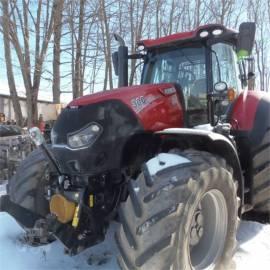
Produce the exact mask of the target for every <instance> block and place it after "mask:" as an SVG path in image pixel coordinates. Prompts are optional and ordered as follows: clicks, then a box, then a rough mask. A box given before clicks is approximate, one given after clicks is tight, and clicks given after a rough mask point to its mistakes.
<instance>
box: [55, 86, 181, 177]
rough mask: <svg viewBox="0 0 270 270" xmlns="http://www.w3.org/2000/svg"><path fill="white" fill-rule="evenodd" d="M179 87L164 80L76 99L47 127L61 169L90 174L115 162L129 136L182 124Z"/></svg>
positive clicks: (113, 164)
mask: <svg viewBox="0 0 270 270" xmlns="http://www.w3.org/2000/svg"><path fill="white" fill-rule="evenodd" d="M180 91H181V90H180ZM179 93H180V92H179ZM179 93H178V92H177V89H176V87H175V86H174V85H173V84H168V83H167V84H156V85H141V86H132V87H123V88H119V89H115V90H111V91H106V92H101V93H97V94H92V95H87V96H84V97H81V98H78V99H75V100H74V101H72V102H71V103H70V104H69V105H68V106H67V108H66V109H64V110H63V111H62V113H61V114H60V116H59V117H58V119H57V121H56V123H55V124H54V127H53V130H52V132H51V137H52V150H53V152H54V154H55V156H56V158H57V160H58V162H59V164H60V166H61V169H62V170H63V171H64V172H65V173H71V174H88V175H90V174H91V175H92V174H97V173H99V172H102V171H107V170H111V169H114V168H119V163H120V162H121V158H122V156H121V153H122V151H123V149H124V147H125V145H126V144H127V142H128V141H129V140H130V138H132V137H133V136H136V135H138V134H146V133H147V134H149V133H152V132H155V131H159V130H163V129H165V128H170V127H181V126H183V109H182V108H183V106H182V105H181V102H180V100H183V99H182V98H181V99H180V98H179Z"/></svg>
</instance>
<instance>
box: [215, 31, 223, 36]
mask: <svg viewBox="0 0 270 270" xmlns="http://www.w3.org/2000/svg"><path fill="white" fill-rule="evenodd" d="M222 33H223V30H222V29H215V30H213V31H212V34H213V36H220V35H221V34H222Z"/></svg>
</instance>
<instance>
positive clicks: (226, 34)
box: [137, 24, 237, 49]
mask: <svg viewBox="0 0 270 270" xmlns="http://www.w3.org/2000/svg"><path fill="white" fill-rule="evenodd" d="M215 30H219V31H220V32H221V34H219V35H215V34H214V32H215ZM206 33H208V34H207V36H203V35H206ZM210 37H212V38H217V39H224V40H226V39H232V41H236V39H237V32H236V31H234V30H231V29H229V28H226V27H225V26H223V25H221V24H208V25H203V26H199V27H198V28H196V29H195V30H192V31H189V32H181V33H176V34H172V35H169V36H165V37H161V38H157V39H145V40H140V41H138V42H137V45H138V46H144V47H145V49H151V48H158V47H168V46H170V45H171V44H175V43H183V42H189V41H196V40H198V41H199V40H207V39H209V38H210Z"/></svg>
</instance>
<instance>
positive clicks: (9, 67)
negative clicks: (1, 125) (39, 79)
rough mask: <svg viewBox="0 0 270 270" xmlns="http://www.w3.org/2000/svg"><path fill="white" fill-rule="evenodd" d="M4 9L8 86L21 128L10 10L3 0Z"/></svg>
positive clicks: (21, 118)
mask: <svg viewBox="0 0 270 270" xmlns="http://www.w3.org/2000/svg"><path fill="white" fill-rule="evenodd" d="M1 3H2V9H3V21H2V27H3V37H4V50H5V61H6V71H7V78H8V85H9V91H10V96H11V100H12V104H13V109H14V113H15V118H16V122H17V124H18V125H19V126H22V125H23V116H22V110H21V105H20V101H19V97H18V94H17V89H16V85H15V79H14V73H13V67H12V60H11V52H10V38H9V23H10V20H9V17H8V16H9V8H8V2H7V1H6V0H1Z"/></svg>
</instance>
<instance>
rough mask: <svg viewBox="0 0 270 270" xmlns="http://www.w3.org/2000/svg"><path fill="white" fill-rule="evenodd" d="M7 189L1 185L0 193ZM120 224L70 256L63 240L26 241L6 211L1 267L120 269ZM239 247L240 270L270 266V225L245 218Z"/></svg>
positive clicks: (0, 225)
mask: <svg viewBox="0 0 270 270" xmlns="http://www.w3.org/2000/svg"><path fill="white" fill-rule="evenodd" d="M4 192H5V189H4V188H3V186H2V187H1V186H0V196H1V193H2V194H3V193H4ZM116 226H117V225H116V224H112V226H111V227H110V230H109V232H108V234H107V237H106V240H105V241H104V242H103V243H101V244H99V245H97V246H95V247H92V248H90V249H88V250H86V251H84V252H83V253H81V254H79V255H77V256H74V257H70V256H68V255H66V254H64V248H63V246H62V245H61V243H59V242H54V243H52V244H49V245H46V246H43V247H38V248H35V247H29V246H27V245H26V244H24V243H23V241H22V239H23V238H22V237H23V230H22V229H21V228H20V227H19V226H18V225H17V223H16V222H15V220H14V219H13V218H12V217H10V216H9V215H8V214H6V213H0V269H1V270H45V269H46V270H62V269H65V270H76V269H82V270H83V269H88V270H118V269H119V268H118V266H117V263H116V255H117V253H118V251H117V247H116V245H115V242H114V237H113V236H114V231H115V228H116ZM238 241H239V246H238V249H237V252H236V254H235V256H234V258H233V260H234V262H235V263H234V265H235V268H234V269H236V270H244V269H245V270H254V269H256V270H269V269H270V225H263V224H260V223H256V222H247V221H243V222H242V224H241V226H240V229H239V232H238Z"/></svg>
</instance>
